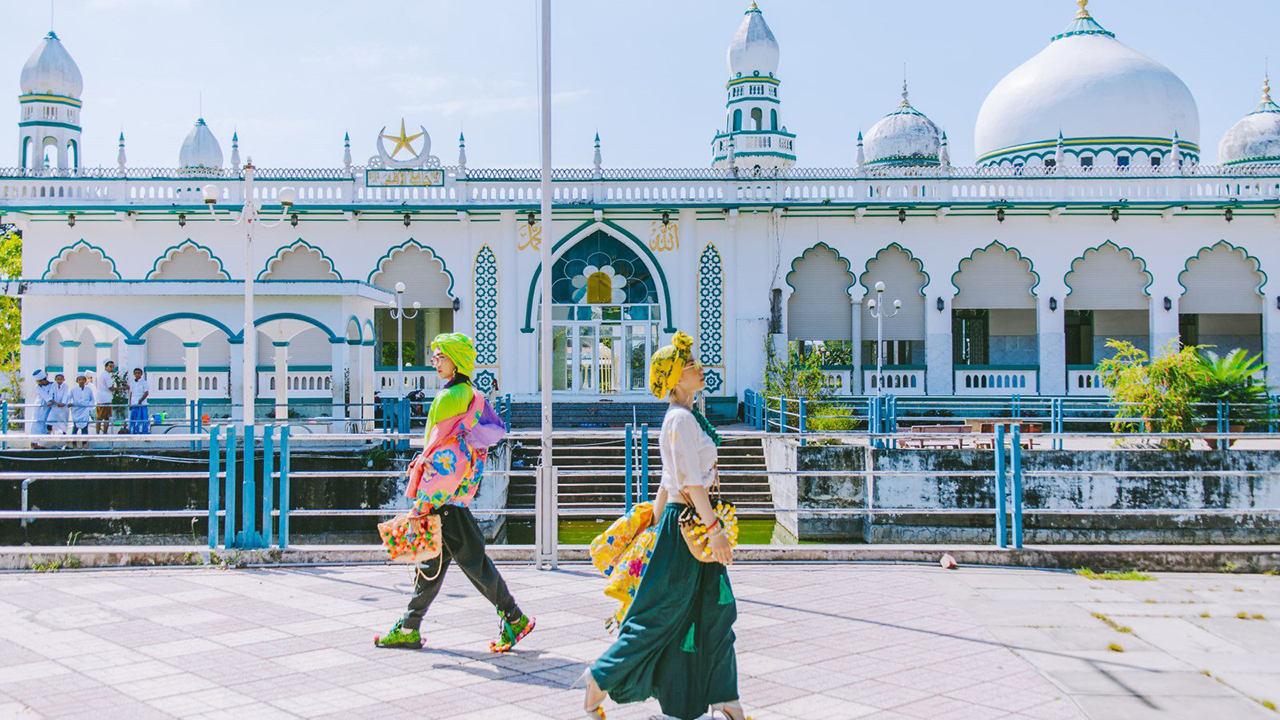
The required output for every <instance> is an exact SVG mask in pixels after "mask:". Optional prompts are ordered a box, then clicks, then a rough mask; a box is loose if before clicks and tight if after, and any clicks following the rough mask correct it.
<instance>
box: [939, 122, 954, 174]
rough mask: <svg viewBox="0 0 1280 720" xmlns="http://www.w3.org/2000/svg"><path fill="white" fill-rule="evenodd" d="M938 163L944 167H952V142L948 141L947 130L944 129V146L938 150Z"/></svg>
mask: <svg viewBox="0 0 1280 720" xmlns="http://www.w3.org/2000/svg"><path fill="white" fill-rule="evenodd" d="M938 164H939V165H941V166H942V167H944V168H949V167H951V143H949V142H947V132H946V131H945V130H944V131H942V147H941V148H940V149H939V150H938Z"/></svg>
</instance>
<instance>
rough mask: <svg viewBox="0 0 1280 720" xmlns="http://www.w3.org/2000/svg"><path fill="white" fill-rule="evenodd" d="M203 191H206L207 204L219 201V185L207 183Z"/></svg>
mask: <svg viewBox="0 0 1280 720" xmlns="http://www.w3.org/2000/svg"><path fill="white" fill-rule="evenodd" d="M203 192H204V202H205V204H206V205H212V204H214V203H216V202H218V186H217V185H205V186H204V191H203Z"/></svg>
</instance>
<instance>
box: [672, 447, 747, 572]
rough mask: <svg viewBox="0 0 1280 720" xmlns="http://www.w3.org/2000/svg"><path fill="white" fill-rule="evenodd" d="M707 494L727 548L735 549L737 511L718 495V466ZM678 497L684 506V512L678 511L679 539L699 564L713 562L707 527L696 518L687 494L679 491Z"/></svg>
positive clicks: (695, 511)
mask: <svg viewBox="0 0 1280 720" xmlns="http://www.w3.org/2000/svg"><path fill="white" fill-rule="evenodd" d="M707 494H708V496H709V497H710V499H711V508H712V510H713V511H714V512H715V515H716V517H717V518H720V525H721V527H723V528H724V534H725V537H726V538H728V539H729V547H731V548H733V547H737V546H738V509H737V507H735V506H734V504H733V503H731V502H728V501H727V500H725V499H724V498H723V497H721V495H720V468H719V466H717V467H716V468H715V480H713V481H712V483H711V487H709V488H707ZM680 497H681V498H682V499H683V500H684V504H685V508H684V510H681V511H680V519H679V522H680V537H682V538H684V544H685V545H687V546H688V547H689V552H690V553H691V554H692V555H693V557H694V558H696V559H697V560H699V561H700V562H715V559H714V558H713V557H711V542H710V538H708V537H707V526H706V525H703V524H702V519H701V518H700V517H698V511H697V510H696V509H695V508H694V507H693V502H692V501H691V500H690V499H689V495H688V493H686V492H685V491H684V490H681V491H680Z"/></svg>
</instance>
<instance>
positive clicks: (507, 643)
mask: <svg viewBox="0 0 1280 720" xmlns="http://www.w3.org/2000/svg"><path fill="white" fill-rule="evenodd" d="M536 623H537V620H535V619H534V618H531V617H529V616H528V615H521V616H520V617H519V618H517V619H516V621H515V622H507V619H506V618H505V617H503V615H502V612H501V611H499V612H498V639H497V640H494V641H493V642H491V643H489V651H490V652H496V653H501V652H506V651H508V650H510V649H511V648H513V647H515V646H516V643H518V642H520V641H521V640H523V639H524V636H525V635H528V634H529V633H531V632H533V626H534V624H536Z"/></svg>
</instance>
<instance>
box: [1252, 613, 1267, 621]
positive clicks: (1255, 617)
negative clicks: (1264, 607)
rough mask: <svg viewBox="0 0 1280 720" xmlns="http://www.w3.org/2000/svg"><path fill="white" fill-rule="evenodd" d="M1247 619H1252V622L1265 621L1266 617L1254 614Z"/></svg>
mask: <svg viewBox="0 0 1280 720" xmlns="http://www.w3.org/2000/svg"><path fill="white" fill-rule="evenodd" d="M1249 617H1251V618H1253V619H1254V620H1266V619H1267V616H1266V615H1263V614H1262V613H1254V614H1252V615H1250V616H1249Z"/></svg>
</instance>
